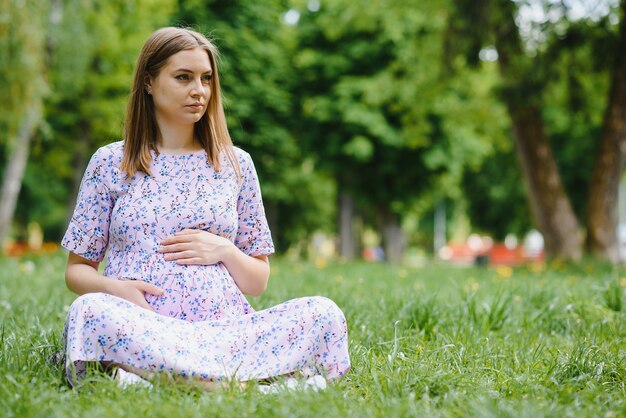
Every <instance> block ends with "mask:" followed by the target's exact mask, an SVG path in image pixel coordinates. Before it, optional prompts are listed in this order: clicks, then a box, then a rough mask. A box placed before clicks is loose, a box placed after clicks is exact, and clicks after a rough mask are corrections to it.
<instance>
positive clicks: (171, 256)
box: [163, 250, 197, 261]
mask: <svg viewBox="0 0 626 418" xmlns="http://www.w3.org/2000/svg"><path fill="white" fill-rule="evenodd" d="M192 257H197V254H196V252H195V251H191V250H187V251H179V252H176V253H167V254H165V255H163V259H164V260H165V261H175V260H181V259H184V258H192Z"/></svg>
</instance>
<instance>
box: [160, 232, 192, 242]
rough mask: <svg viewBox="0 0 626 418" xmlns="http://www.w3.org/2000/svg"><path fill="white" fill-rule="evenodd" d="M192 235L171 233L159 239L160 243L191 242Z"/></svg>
mask: <svg viewBox="0 0 626 418" xmlns="http://www.w3.org/2000/svg"><path fill="white" fill-rule="evenodd" d="M192 235H194V234H184V235H172V236H169V237H167V238H164V239H163V240H161V245H170V244H178V243H181V242H191V241H192V240H193V237H192Z"/></svg>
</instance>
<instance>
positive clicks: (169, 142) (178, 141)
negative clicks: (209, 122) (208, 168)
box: [157, 124, 201, 152]
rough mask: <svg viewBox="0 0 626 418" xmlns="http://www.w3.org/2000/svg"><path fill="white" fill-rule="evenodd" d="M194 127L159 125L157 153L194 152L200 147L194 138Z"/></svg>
mask: <svg viewBox="0 0 626 418" xmlns="http://www.w3.org/2000/svg"><path fill="white" fill-rule="evenodd" d="M193 128H194V126H193V125H185V126H170V125H167V124H159V138H157V149H158V150H159V152H184V151H196V150H199V149H200V148H201V147H200V145H199V144H198V142H197V141H196V140H195V138H194V129H193Z"/></svg>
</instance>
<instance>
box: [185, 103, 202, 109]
mask: <svg viewBox="0 0 626 418" xmlns="http://www.w3.org/2000/svg"><path fill="white" fill-rule="evenodd" d="M187 107H188V108H190V109H193V110H202V109H203V108H204V105H203V104H202V103H192V104H190V105H187Z"/></svg>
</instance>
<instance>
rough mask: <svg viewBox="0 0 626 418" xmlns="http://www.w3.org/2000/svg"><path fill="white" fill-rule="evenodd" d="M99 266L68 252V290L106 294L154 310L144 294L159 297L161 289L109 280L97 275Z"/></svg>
mask: <svg viewBox="0 0 626 418" xmlns="http://www.w3.org/2000/svg"><path fill="white" fill-rule="evenodd" d="M99 264H100V263H97V262H95V261H91V260H89V259H87V258H84V257H81V256H79V255H78V254H74V253H73V252H70V254H69V257H68V258H67V267H66V269H65V283H66V284H67V287H68V289H70V290H71V291H72V292H74V293H77V294H79V295H84V294H85V293H96V292H102V293H108V294H110V295H114V296H117V297H121V298H123V299H126V300H127V301H129V302H132V303H134V304H135V305H139V306H141V307H142V308H146V309H149V310H151V311H153V310H154V309H152V307H151V306H150V305H148V302H146V297H145V293H150V294H152V295H156V296H160V295H162V294H163V289H161V288H159V287H156V286H155V285H153V284H150V283H146V282H144V281H141V280H111V279H109V278H107V277H104V276H102V275H101V274H100V273H98V265H99Z"/></svg>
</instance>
